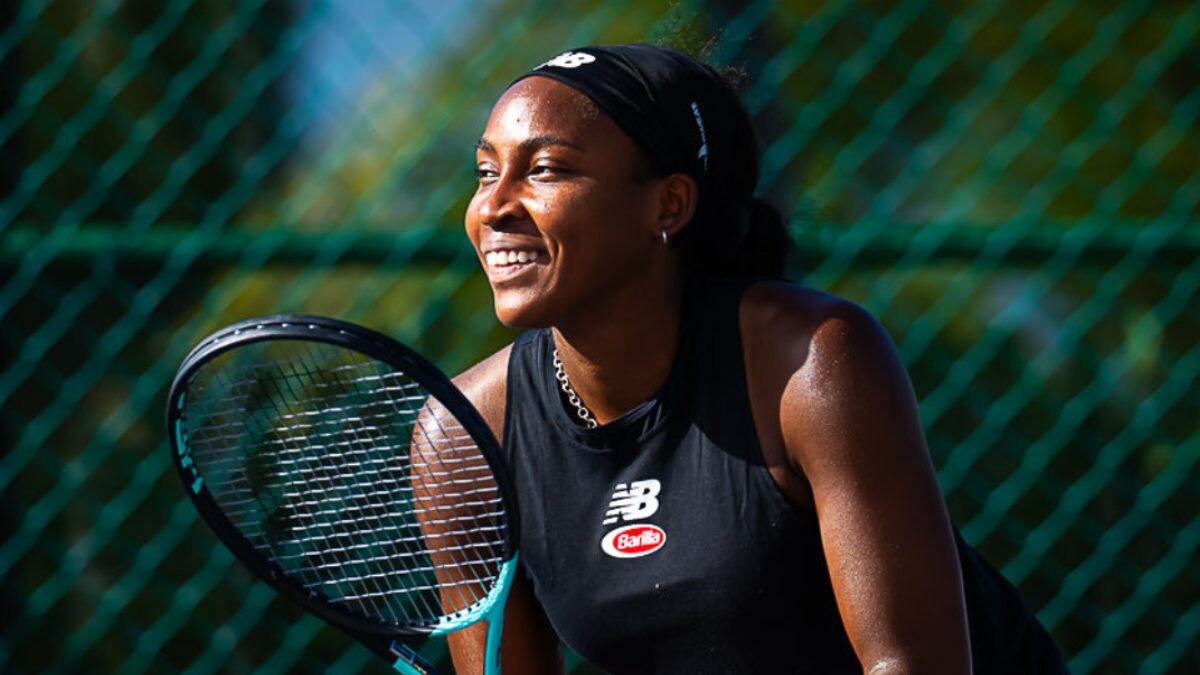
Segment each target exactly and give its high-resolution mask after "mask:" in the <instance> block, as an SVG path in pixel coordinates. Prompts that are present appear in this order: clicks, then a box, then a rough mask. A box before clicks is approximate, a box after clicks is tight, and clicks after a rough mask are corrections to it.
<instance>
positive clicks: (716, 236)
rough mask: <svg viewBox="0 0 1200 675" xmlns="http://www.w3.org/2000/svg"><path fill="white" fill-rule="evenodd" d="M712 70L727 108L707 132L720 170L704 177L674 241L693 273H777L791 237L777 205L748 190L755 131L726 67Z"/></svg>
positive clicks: (754, 171) (754, 164) (753, 174)
mask: <svg viewBox="0 0 1200 675" xmlns="http://www.w3.org/2000/svg"><path fill="white" fill-rule="evenodd" d="M706 67H707V66H706ZM712 72H713V75H714V76H715V78H714V80H713V85H712V86H713V88H714V90H719V91H720V94H719V97H720V98H721V99H724V100H725V101H726V105H727V106H728V112H729V114H728V115H720V116H716V121H717V122H718V123H722V126H723V127H724V128H723V129H717V130H714V132H713V133H712V134H710V135H709V137H710V138H711V139H712V140H711V141H710V143H711V145H712V146H713V147H711V148H710V153H712V155H713V156H714V157H724V158H725V159H724V161H722V162H714V164H716V165H717V166H723V167H724V168H725V170H724V171H719V173H718V175H716V176H714V177H713V180H710V181H706V183H707V184H706V185H705V186H704V187H705V188H706V189H705V190H702V191H701V195H700V200H699V203H698V204H697V208H696V216H695V217H694V218H693V219H692V222H691V223H690V224H689V225H688V226H687V227H686V228H684V230H683V231H682V232H681V233H680V235H679V237H677V244H678V246H679V247H680V248H681V249H683V251H684V256H685V258H686V259H687V261H688V264H689V266H690V267H691V268H692V269H693V270H694V271H696V272H699V273H703V274H709V275H713V276H767V277H780V276H782V275H783V272H784V268H785V267H786V264H787V256H788V253H789V252H790V251H791V248H792V240H791V237H789V236H788V231H787V226H786V224H785V222H784V218H783V214H782V213H780V211H779V209H777V208H776V207H775V206H774V205H772V204H770V203H768V202H766V201H764V200H762V199H759V198H758V197H755V196H754V190H755V188H756V187H757V186H758V176H759V167H760V155H759V149H758V137H757V135H756V134H755V133H754V127H753V125H752V124H751V122H750V115H749V113H748V112H747V111H746V108H745V106H743V105H742V102H741V99H740V97H739V96H738V94H737V90H736V88H735V84H734V82H732V81H731V78H730V77H728V76H727V73H726V72H717V71H715V70H713V71H712ZM735 72H736V71H735Z"/></svg>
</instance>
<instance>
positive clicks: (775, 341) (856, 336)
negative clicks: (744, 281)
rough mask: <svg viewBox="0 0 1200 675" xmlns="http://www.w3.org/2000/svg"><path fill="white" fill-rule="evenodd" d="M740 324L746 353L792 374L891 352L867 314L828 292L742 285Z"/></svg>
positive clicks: (770, 284)
mask: <svg viewBox="0 0 1200 675" xmlns="http://www.w3.org/2000/svg"><path fill="white" fill-rule="evenodd" d="M739 321H740V323H741V332H742V338H743V343H744V344H745V347H746V349H747V350H752V349H753V350H757V351H759V352H761V353H764V354H768V355H770V356H772V357H773V358H771V359H770V360H771V361H772V362H773V364H772V365H773V367H780V366H786V365H789V364H790V365H792V366H794V368H793V372H794V370H795V369H798V368H799V367H801V366H803V365H805V364H810V365H811V364H812V362H813V360H814V359H819V360H821V361H824V360H826V359H828V358H831V357H832V358H833V359H837V358H839V357H843V356H848V357H859V356H864V354H863V352H864V350H865V351H867V352H870V353H874V352H878V350H880V349H883V350H884V351H886V352H890V351H892V345H891V340H890V339H889V338H888V336H887V333H886V331H884V329H883V327H882V326H881V325H880V323H879V322H878V321H877V320H876V319H875V317H874V316H872V315H871V314H870V312H868V311H867V310H865V309H863V308H862V307H860V306H859V305H857V304H855V303H854V302H852V301H850V300H847V299H845V298H842V297H839V296H837V295H833V294H832V293H827V292H825V291H820V290H817V289H813V288H807V287H805V286H801V285H799V284H795V283H791V282H787V281H759V282H756V283H753V284H751V285H749V286H747V287H746V289H745V291H744V292H743V294H742V297H741V303H740V305H739ZM876 355H877V354H876ZM877 356H878V355H877Z"/></svg>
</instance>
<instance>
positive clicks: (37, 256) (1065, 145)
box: [0, 0, 1200, 675]
mask: <svg viewBox="0 0 1200 675" xmlns="http://www.w3.org/2000/svg"><path fill="white" fill-rule="evenodd" d="M638 40H649V41H658V42H664V43H667V44H671V45H674V46H679V47H682V48H684V49H687V50H690V51H692V52H694V53H700V52H703V53H704V54H705V56H706V58H707V60H708V61H709V62H711V63H713V64H718V65H722V64H737V65H741V66H744V67H745V69H746V71H747V73H748V75H749V81H748V83H747V86H746V88H745V91H744V100H745V102H746V105H747V106H748V108H749V109H750V111H751V113H752V114H753V117H754V120H755V124H756V127H757V129H758V131H759V133H760V136H761V141H762V146H763V149H764V155H763V161H764V167H763V180H762V182H761V185H760V191H761V192H762V193H763V194H764V195H765V196H767V197H769V198H770V199H772V200H773V201H774V202H775V203H776V204H778V205H779V206H780V207H782V208H783V209H784V211H785V213H787V214H788V215H789V216H790V218H791V221H790V222H791V227H792V233H793V235H794V238H795V240H796V243H797V246H798V250H797V254H796V256H795V258H794V260H793V261H792V265H791V270H790V274H791V277H792V278H793V279H796V280H797V281H800V282H802V283H805V284H808V285H812V286H815V287H818V288H823V289H827V290H830V291H833V292H835V293H838V294H841V295H843V296H845V297H847V298H850V299H852V300H854V301H856V302H858V303H861V304H862V305H864V306H866V307H867V308H868V309H869V310H870V311H872V312H874V313H875V314H876V315H877V316H878V317H880V319H881V320H882V321H883V323H884V324H885V325H886V326H887V328H888V329H889V330H890V331H891V333H892V335H893V336H894V338H895V340H896V341H897V343H898V345H899V348H900V351H901V353H902V355H903V357H904V359H905V360H906V362H907V365H908V367H909V369H910V372H911V373H912V377H913V380H914V382H915V385H916V388H917V391H918V394H919V396H920V401H921V412H922V415H923V419H924V423H925V425H926V429H927V434H928V440H929V446H930V450H931V451H932V453H933V456H934V460H935V462H936V464H937V466H938V469H939V479H940V482H941V485H942V488H943V490H944V492H945V494H946V495H947V500H948V502H949V505H950V510H951V512H952V515H953V517H954V519H955V521H956V522H957V523H958V525H959V526H960V527H961V528H962V531H963V534H964V536H965V537H966V539H967V540H968V541H970V542H971V543H973V544H975V545H976V546H977V547H978V548H979V549H981V550H982V551H983V552H984V553H985V554H986V555H987V557H988V558H989V559H990V560H991V561H992V562H993V563H994V564H996V565H997V566H998V567H999V568H1001V569H1002V570H1003V572H1004V573H1005V575H1006V576H1007V577H1008V578H1009V579H1011V580H1012V581H1013V582H1014V583H1015V584H1016V585H1017V586H1019V587H1020V589H1021V591H1022V592H1023V594H1024V596H1025V598H1026V599H1027V601H1028V603H1029V604H1030V605H1031V607H1032V608H1034V609H1035V610H1036V611H1037V613H1038V615H1039V616H1040V617H1041V619H1042V621H1043V622H1044V623H1045V624H1046V625H1047V627H1048V628H1049V629H1050V630H1051V631H1052V633H1053V635H1054V637H1055V639H1056V640H1057V642H1058V644H1059V645H1060V647H1061V648H1062V650H1063V651H1064V653H1065V655H1066V656H1067V657H1068V658H1069V660H1070V667H1071V669H1072V671H1073V672H1075V673H1142V674H1152V673H1196V672H1200V649H1198V648H1197V643H1198V642H1200V635H1198V634H1200V563H1198V562H1197V560H1198V559H1200V556H1198V554H1197V549H1198V548H1200V515H1198V512H1200V509H1198V505H1200V472H1198V470H1197V467H1198V464H1200V387H1198V386H1197V378H1198V375H1200V347H1198V345H1197V343H1198V337H1200V302H1198V299H1200V124H1198V117H1200V4H1198V3H1196V2H1192V1H1187V0H1178V1H1169V0H1163V1H1159V2H1154V3H1145V2H1128V3H1121V2H1113V1H1109V0H1092V1H1088V2H1066V1H1065V0H1051V1H1048V2H1034V1H1030V0H994V1H992V0H982V1H979V2H965V1H963V0H903V1H901V2H898V3H884V2H828V3H820V2H776V1H771V0H767V1H763V2H749V3H741V2H726V1H718V0H713V1H710V2H702V1H698V0H691V1H689V0H682V1H680V2H672V3H667V2H660V1H653V0H652V1H646V0H638V1H634V0H604V1H602V2H570V1H564V0H535V1H532V2H515V1H507V0H489V1H483V2H481V1H477V0H418V1H415V2H402V3H393V2H383V1H382V0H373V1H366V0H363V1H354V2H336V1H335V0H327V1H326V2H255V1H245V2H232V1H229V0H226V1H216V0H167V1H165V2H135V1H133V0H127V1H125V2H121V1H119V0H106V1H94V2H93V1H84V0H64V1H59V2H53V1H26V2H19V3H14V2H5V3H2V4H0V73H2V78H0V83H2V84H0V364H3V371H2V373H0V420H2V425H0V509H2V511H3V517H2V518H0V574H2V577H3V581H2V582H0V603H2V604H0V613H2V615H3V619H2V620H0V623H2V624H3V629H2V630H3V640H2V641H0V669H2V670H3V671H4V672H5V673H33V672H52V671H63V672H76V671H85V670H86V671H90V672H106V673H107V672H113V673H122V674H128V675H133V674H136V673H174V672H186V673H247V672H259V673H288V672H309V673H317V672H339V673H340V672H347V673H349V672H374V673H383V672H387V668H386V666H383V665H381V664H379V663H377V662H376V661H374V660H373V657H372V656H371V655H370V654H369V653H368V652H367V651H366V650H364V649H362V648H359V647H357V646H356V645H354V644H353V643H351V642H350V641H349V640H348V639H346V638H344V637H342V636H341V635H340V634H338V633H336V632H334V631H332V630H330V629H326V628H324V627H323V625H322V624H321V623H320V622H318V621H317V620H315V619H312V618H310V617H307V616H304V615H302V614H300V613H299V612H297V611H296V610H294V609H293V608H292V607H291V606H290V605H288V604H286V603H285V602H284V601H282V600H278V599H276V598H275V596H274V594H273V593H272V592H271V591H269V590H268V589H267V588H266V587H265V586H263V585H262V584H259V583H256V582H255V581H254V579H253V578H252V577H251V576H250V575H249V573H247V572H245V571H244V570H243V569H242V568H241V567H240V566H239V565H238V564H236V563H235V562H234V561H233V559H232V557H231V555H230V554H228V553H227V552H226V551H225V550H224V549H223V548H221V547H220V546H219V545H217V544H216V541H215V538H214V537H213V536H212V535H211V534H210V533H209V532H208V531H207V530H206V529H205V528H204V527H203V526H202V525H201V524H200V523H199V521H198V518H197V516H196V515H195V514H194V513H193V509H192V506H191V504H190V503H189V501H188V500H187V499H186V498H185V496H184V492H183V490H182V489H181V486H180V483H179V479H178V478H177V477H176V475H175V474H174V472H173V469H172V467H171V460H170V457H169V455H168V447H167V442H166V439H165V435H164V430H163V422H162V418H163V404H164V398H165V392H166V389H167V386H168V384H169V382H170V379H171V377H172V375H173V374H174V371H175V368H176V366H177V365H178V363H179V361H180V360H181V358H182V357H183V355H184V354H185V352H186V351H187V350H188V349H189V347H191V346H192V345H193V344H194V343H195V342H196V341H197V340H198V339H199V338H200V337H202V336H203V335H204V334H206V333H207V332H208V331H210V330H212V329H215V328H217V327H218V326H220V325H223V324H225V323H228V322H231V321H234V320H236V319H241V318H245V317H249V316H254V315H259V314H266V313H273V312H307V313H316V314H326V315H332V316H337V317H341V318H343V319H348V320H351V321H355V322H360V323H364V324H366V325H369V326H372V327H374V328H377V329H379V330H382V331H384V332H387V333H389V334H391V335H393V336H395V337H397V338H398V339H400V340H402V341H405V342H408V343H410V344H412V345H414V346H415V347H416V348H417V349H419V350H420V351H422V352H424V353H425V354H427V355H429V356H430V357H431V358H433V359H434V360H435V361H437V362H438V363H439V364H440V365H441V366H442V367H443V368H444V369H446V370H448V371H451V372H457V371H459V370H461V369H463V368H464V367H466V366H467V365H468V364H471V363H472V362H473V361H475V360H476V359H478V358H480V357H482V356H483V355H486V354H488V353H491V352H492V351H493V350H495V349H497V348H498V347H500V346H502V345H503V344H505V343H506V342H507V341H508V340H511V339H512V337H513V334H512V333H511V332H510V331H508V330H507V329H505V328H503V327H502V326H500V325H498V324H497V322H496V320H495V318H494V316H493V315H492V312H491V304H490V301H491V298H490V292H489V290H488V287H487V284H486V282H485V280H484V278H483V275H482V274H481V272H479V270H478V268H477V263H476V261H475V258H474V255H473V253H472V251H471V249H470V248H469V246H468V244H467V241H466V239H465V237H464V236H463V234H462V230H461V227H462V225H461V223H462V215H463V212H464V209H465V205H466V203H467V200H468V199H469V196H470V194H471V192H472V190H473V188H474V179H473V174H472V172H473V168H474V167H473V145H474V143H475V141H476V140H477V139H478V136H479V133H480V132H481V130H482V128H483V124H484V121H485V119H486V116H487V113H488V110H489V108H490V106H491V104H492V103H493V102H494V100H495V99H496V97H497V96H498V95H499V94H500V93H501V92H502V91H503V89H504V87H505V85H506V84H507V83H508V82H509V81H510V80H511V79H512V78H513V77H515V76H516V75H518V74H520V73H521V72H523V71H524V70H526V69H528V68H530V67H532V66H533V65H536V64H538V63H541V62H542V61H544V60H546V59H548V58H550V57H551V56H553V55H555V54H556V53H558V52H559V51H561V50H563V49H566V48H568V47H573V46H579V45H582V44H586V43H594V42H624V41H638ZM439 649H442V648H441V647H440V646H439V645H432V646H430V647H429V649H428V653H429V654H430V655H432V656H434V657H437V655H438V654H439ZM570 664H571V667H572V668H573V669H575V670H576V672H579V673H583V672H589V671H588V669H587V667H586V666H581V665H579V664H578V660H577V659H575V658H573V657H572V659H571V661H570Z"/></svg>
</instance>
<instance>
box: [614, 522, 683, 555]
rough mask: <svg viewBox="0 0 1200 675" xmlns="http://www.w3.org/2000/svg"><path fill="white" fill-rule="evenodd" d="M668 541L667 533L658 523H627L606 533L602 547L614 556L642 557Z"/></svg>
mask: <svg viewBox="0 0 1200 675" xmlns="http://www.w3.org/2000/svg"><path fill="white" fill-rule="evenodd" d="M666 543H667V533H666V532H663V529H662V528H661V527H658V526H657V525H626V526H625V527H618V528H617V529H615V530H613V531H612V532H609V533H608V534H606V535H604V539H601V540H600V548H601V549H603V550H604V552H605V553H607V554H609V555H611V556H612V557H614V558H640V557H641V556H644V555H650V554H651V553H654V552H655V551H657V550H658V549H660V548H662V547H663V545H664V544H666Z"/></svg>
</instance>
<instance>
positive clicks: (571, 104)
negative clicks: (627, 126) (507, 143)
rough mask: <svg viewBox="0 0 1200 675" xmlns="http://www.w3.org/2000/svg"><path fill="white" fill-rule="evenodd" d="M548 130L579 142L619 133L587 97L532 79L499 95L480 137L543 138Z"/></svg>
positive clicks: (540, 79)
mask: <svg viewBox="0 0 1200 675" xmlns="http://www.w3.org/2000/svg"><path fill="white" fill-rule="evenodd" d="M549 131H552V132H553V134H554V135H558V136H564V135H570V136H573V137H578V138H579V140H580V141H586V139H587V138H588V137H591V136H593V135H600V136H606V135H608V134H609V133H612V132H613V131H616V132H617V133H621V132H620V130H619V129H618V128H617V126H616V124H615V123H613V122H612V121H611V120H609V119H607V118H606V117H604V115H602V114H600V111H599V109H598V108H596V105H595V104H594V103H592V101H591V99H589V98H588V97H587V96H585V95H583V94H582V93H580V92H579V91H577V90H575V89H573V88H571V87H569V86H567V85H565V84H563V83H561V82H557V81H555V80H551V79H548V78H545V77H536V76H535V77H527V78H525V79H523V80H520V81H518V82H516V83H514V84H513V85H512V86H511V87H509V88H508V90H506V91H505V92H504V94H503V95H501V96H500V100H498V101H497V102H496V105H495V107H493V108H492V114H491V116H490V117H489V118H488V124H487V129H485V131H484V137H485V138H488V137H489V136H492V135H496V134H503V135H506V136H512V135H516V136H521V135H543V134H545V133H547V132H549Z"/></svg>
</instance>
